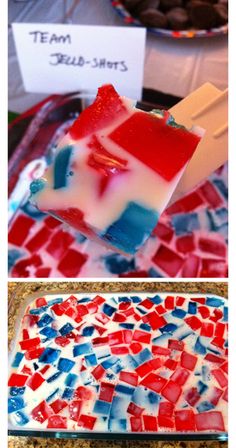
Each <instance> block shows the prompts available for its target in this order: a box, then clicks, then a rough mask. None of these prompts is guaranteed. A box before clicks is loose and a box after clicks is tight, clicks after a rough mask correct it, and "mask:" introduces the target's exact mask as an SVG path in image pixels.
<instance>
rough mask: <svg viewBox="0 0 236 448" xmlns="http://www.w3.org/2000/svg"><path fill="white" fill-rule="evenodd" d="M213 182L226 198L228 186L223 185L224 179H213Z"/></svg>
mask: <svg viewBox="0 0 236 448" xmlns="http://www.w3.org/2000/svg"><path fill="white" fill-rule="evenodd" d="M213 183H214V184H215V186H216V187H217V188H218V190H219V191H220V193H221V194H222V196H223V197H224V198H225V199H226V200H227V199H228V188H227V186H226V185H225V183H224V181H223V180H222V179H214V180H213Z"/></svg>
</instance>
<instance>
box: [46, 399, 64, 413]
mask: <svg viewBox="0 0 236 448" xmlns="http://www.w3.org/2000/svg"><path fill="white" fill-rule="evenodd" d="M67 405H68V403H67V402H66V401H65V400H61V399H59V398H58V399H57V400H55V401H54V402H53V403H51V404H50V406H51V408H52V410H53V412H54V414H58V412H60V411H61V410H62V409H64V408H66V406H67Z"/></svg>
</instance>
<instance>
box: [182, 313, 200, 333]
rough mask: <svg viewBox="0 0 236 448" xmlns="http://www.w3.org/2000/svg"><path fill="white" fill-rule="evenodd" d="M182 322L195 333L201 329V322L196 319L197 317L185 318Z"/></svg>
mask: <svg viewBox="0 0 236 448" xmlns="http://www.w3.org/2000/svg"><path fill="white" fill-rule="evenodd" d="M184 321H185V322H186V324H188V325H189V326H190V328H192V330H194V331H196V330H198V329H199V328H201V326H202V322H201V321H200V319H198V317H196V316H191V317H186V319H184Z"/></svg>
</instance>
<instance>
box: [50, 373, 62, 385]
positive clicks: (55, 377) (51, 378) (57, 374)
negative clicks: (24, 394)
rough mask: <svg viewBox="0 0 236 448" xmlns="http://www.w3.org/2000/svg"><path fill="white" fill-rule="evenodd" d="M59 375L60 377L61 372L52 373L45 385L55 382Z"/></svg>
mask: <svg viewBox="0 0 236 448" xmlns="http://www.w3.org/2000/svg"><path fill="white" fill-rule="evenodd" d="M61 375H62V372H59V371H58V372H56V373H54V374H53V375H52V376H50V377H49V378H48V379H47V380H46V381H47V383H52V382H53V381H55V380H57V378H58V377H59V376H61Z"/></svg>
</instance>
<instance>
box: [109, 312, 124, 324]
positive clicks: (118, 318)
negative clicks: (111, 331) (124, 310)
mask: <svg viewBox="0 0 236 448" xmlns="http://www.w3.org/2000/svg"><path fill="white" fill-rule="evenodd" d="M112 320H113V321H114V322H126V316H124V314H121V313H115V314H114V316H113V318H112Z"/></svg>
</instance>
